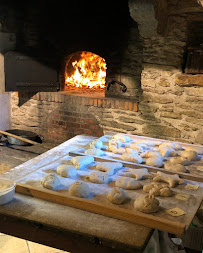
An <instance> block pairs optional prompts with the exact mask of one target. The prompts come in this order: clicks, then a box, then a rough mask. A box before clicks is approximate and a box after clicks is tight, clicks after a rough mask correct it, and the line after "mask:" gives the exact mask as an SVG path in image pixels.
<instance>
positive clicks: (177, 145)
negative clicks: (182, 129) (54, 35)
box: [174, 143, 185, 150]
mask: <svg viewBox="0 0 203 253" xmlns="http://www.w3.org/2000/svg"><path fill="white" fill-rule="evenodd" d="M174 147H175V150H184V149H185V148H184V147H182V146H181V145H180V144H179V143H174Z"/></svg>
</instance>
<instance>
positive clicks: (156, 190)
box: [149, 187, 160, 197]
mask: <svg viewBox="0 0 203 253" xmlns="http://www.w3.org/2000/svg"><path fill="white" fill-rule="evenodd" d="M149 195H153V196H154V197H157V196H159V195H160V189H159V188H158V187H154V188H152V189H151V190H149Z"/></svg>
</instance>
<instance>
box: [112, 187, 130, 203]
mask: <svg viewBox="0 0 203 253" xmlns="http://www.w3.org/2000/svg"><path fill="white" fill-rule="evenodd" d="M107 199H108V201H109V202H111V203H113V204H116V205H119V204H122V203H124V202H125V201H126V200H127V196H126V194H125V191H124V190H123V189H121V188H118V187H115V188H113V189H112V190H111V191H110V192H109V193H108V195H107Z"/></svg>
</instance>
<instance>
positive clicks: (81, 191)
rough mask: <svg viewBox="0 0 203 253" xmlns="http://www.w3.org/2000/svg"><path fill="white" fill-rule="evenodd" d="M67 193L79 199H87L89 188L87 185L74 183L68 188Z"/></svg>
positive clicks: (78, 182)
mask: <svg viewBox="0 0 203 253" xmlns="http://www.w3.org/2000/svg"><path fill="white" fill-rule="evenodd" d="M69 193H70V194H71V195H73V196H76V197H80V198H87V197H88V196H89V194H90V188H89V186H88V184H87V183H85V182H80V181H76V182H74V184H73V185H72V186H71V187H70V189H69Z"/></svg>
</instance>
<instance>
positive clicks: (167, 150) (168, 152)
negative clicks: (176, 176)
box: [159, 147, 176, 157]
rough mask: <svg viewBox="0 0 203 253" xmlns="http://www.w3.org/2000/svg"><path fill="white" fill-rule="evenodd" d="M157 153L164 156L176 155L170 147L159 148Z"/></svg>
mask: <svg viewBox="0 0 203 253" xmlns="http://www.w3.org/2000/svg"><path fill="white" fill-rule="evenodd" d="M159 153H160V154H161V155H162V156H164V157H170V156H176V152H175V150H174V149H172V148H168V147H162V148H160V149H159Z"/></svg>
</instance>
